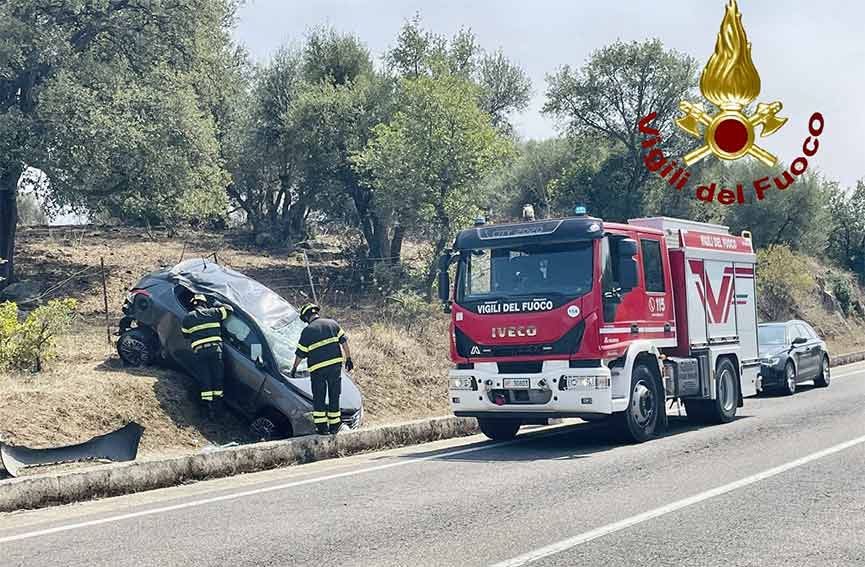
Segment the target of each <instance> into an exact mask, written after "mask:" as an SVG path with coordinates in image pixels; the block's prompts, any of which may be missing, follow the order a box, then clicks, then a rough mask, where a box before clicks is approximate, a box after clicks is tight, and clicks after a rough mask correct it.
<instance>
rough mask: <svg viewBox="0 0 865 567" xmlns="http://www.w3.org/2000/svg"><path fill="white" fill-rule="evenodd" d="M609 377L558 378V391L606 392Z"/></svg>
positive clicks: (566, 376)
mask: <svg viewBox="0 0 865 567" xmlns="http://www.w3.org/2000/svg"><path fill="white" fill-rule="evenodd" d="M609 388H610V377H609V376H568V375H563V376H562V377H561V378H559V389H560V390H608V389H609Z"/></svg>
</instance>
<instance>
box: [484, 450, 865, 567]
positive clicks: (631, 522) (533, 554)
mask: <svg viewBox="0 0 865 567" xmlns="http://www.w3.org/2000/svg"><path fill="white" fill-rule="evenodd" d="M862 443H865V435H863V436H862V437H857V438H856V439H851V440H850V441H846V442H844V443H839V444H838V445H833V446H832V447H829V448H828V449H824V450H822V451H818V452H816V453H811V454H810V455H807V456H805V457H802V458H801V459H796V460H795V461H790V462H789V463H785V464H783V465H780V466H777V467H774V468H771V469H768V470H765V471H763V472H759V473H757V474H755V475H751V476H748V477H745V478H743V479H740V480H737V481H735V482H731V483H729V484H725V485H723V486H719V487H717V488H713V489H711V490H707V491H705V492H701V493H700V494H695V495H694V496H690V497H688V498H684V499H682V500H678V501H676V502H673V503H671V504H667V505H666V506H661V507H660V508H655V509H654V510H649V511H648V512H643V513H642V514H637V515H636V516H632V517H630V518H626V519H624V520H621V521H618V522H614V523H612V524H607V525H606V526H601V527H600V528H596V529H594V530H591V531H588V532H585V533H582V534H579V535H576V536H573V537H569V538H567V539H563V540H562V541H559V542H556V543H553V544H550V545H547V546H544V547H540V548H538V549H535V550H534V551H530V552H528V553H525V554H523V555H519V556H517V557H514V558H513V559H509V560H507V561H502V562H500V563H496V564H494V565H493V566H492V567H521V566H522V565H528V564H529V563H534V562H535V561H538V560H540V559H544V558H545V557H549V556H551V555H555V554H557V553H561V552H563V551H567V550H569V549H572V548H574V547H576V546H578V545H582V544H584V543H587V542H589V541H592V540H593V539H598V538H600V537H603V536H606V535H610V534H612V533H615V532H618V531H621V530H624V529H627V528H630V527H631V526H635V525H637V524H640V523H642V522H646V521H648V520H652V519H654V518H657V517H659V516H663V515H665V514H669V513H670V512H675V511H677V510H681V509H682V508H687V507H688V506H693V505H694V504H698V503H700V502H703V501H704V500H709V499H710V498H715V497H716V496H721V495H723V494H727V493H728V492H732V491H734V490H738V489H739V488H744V487H746V486H749V485H751V484H754V483H756V482H760V481H761V480H766V479H767V478H771V477H773V476H776V475H779V474H781V473H783V472H786V471H789V470H791V469H794V468H796V467H801V466H802V465H806V464H808V463H811V462H813V461H816V460H817V459H822V458H823V457H827V456H829V455H833V454H835V453H838V452H841V451H843V450H845V449H849V448H850V447H855V446H856V445H860V444H862Z"/></svg>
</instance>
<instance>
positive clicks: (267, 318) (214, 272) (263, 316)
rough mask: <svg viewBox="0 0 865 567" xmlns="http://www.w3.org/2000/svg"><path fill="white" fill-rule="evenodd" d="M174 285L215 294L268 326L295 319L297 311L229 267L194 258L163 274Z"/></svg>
mask: <svg viewBox="0 0 865 567" xmlns="http://www.w3.org/2000/svg"><path fill="white" fill-rule="evenodd" d="M166 273H167V274H168V277H169V279H170V280H171V281H173V282H174V283H177V284H180V285H182V286H184V287H186V288H187V289H189V290H190V291H191V292H193V293H203V294H205V295H215V296H217V297H219V298H221V299H223V300H226V301H228V302H229V303H231V304H233V305H235V306H237V307H240V308H241V309H242V310H243V311H245V312H247V313H248V314H250V315H252V316H253V317H254V318H255V319H257V320H258V321H259V322H261V323H264V324H265V325H267V326H269V327H276V326H278V325H277V323H281V324H284V323H285V320H286V319H287V318H288V319H289V320H293V319H294V318H295V317H297V315H298V313H297V309H295V307H294V306H293V305H292V304H291V303H289V302H288V301H286V300H285V299H284V298H283V297H282V296H280V295H279V294H277V293H276V292H274V291H273V290H271V289H270V288H268V287H266V286H265V285H263V284H261V283H259V282H257V281H255V280H254V279H252V278H250V277H248V276H245V275H243V274H241V273H240V272H236V271H234V270H232V269H231V268H226V267H225V266H220V265H219V264H217V263H215V262H208V261H206V260H204V259H202V258H194V259H191V260H186V261H184V262H181V263H179V264H177V265H176V266H174V267H173V268H171V269H170V270H168V271H167V272H166Z"/></svg>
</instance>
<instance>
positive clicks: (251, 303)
mask: <svg viewBox="0 0 865 567" xmlns="http://www.w3.org/2000/svg"><path fill="white" fill-rule="evenodd" d="M196 293H201V294H204V295H206V296H207V297H209V298H212V299H215V300H218V301H220V302H222V303H225V304H228V305H231V306H232V308H233V309H234V312H233V313H232V314H231V315H230V316H229V317H228V319H226V320H225V321H224V322H223V325H222V333H223V339H224V342H223V358H224V361H225V383H224V387H223V390H224V392H225V397H224V399H225V403H226V404H227V405H229V406H230V407H232V408H233V409H235V410H237V411H238V412H239V413H241V414H242V415H243V416H244V417H245V418H247V419H248V420H249V422H250V427H251V429H252V432H253V435H255V436H256V437H257V438H260V439H271V438H278V437H290V436H297V435H306V434H311V433H313V432H314V427H313V424H312V421H311V420H310V418H309V412H311V411H312V388H311V384H310V379H309V372H308V371H307V370H306V362H303V364H302V365H301V366H300V367H299V368H298V372H297V375H296V378H291V376H290V370H291V366H292V363H293V361H294V352H295V348H296V346H297V341H298V339H299V338H300V332H301V331H302V330H303V328H304V326H305V323H303V322H302V321H301V320H300V317H299V313H298V312H297V309H295V308H294V306H293V305H291V304H290V303H289V302H288V301H286V300H285V299H283V298H282V297H281V296H280V295H278V294H277V293H276V292H274V291H272V290H271V289H269V288H267V287H266V286H264V285H262V284H261V283H259V282H257V281H256V280H254V279H252V278H249V277H247V276H245V275H243V274H241V273H239V272H236V271H234V270H232V269H230V268H226V267H224V266H220V265H219V264H217V263H214V262H208V261H205V260H203V259H194V260H187V261H185V262H181V263H180V264H177V265H176V266H174V267H173V268H166V269H162V270H159V271H157V272H153V273H151V274H148V275H146V276H144V277H143V278H142V279H141V280H140V281H139V282H138V283H137V284H135V286H134V287H132V289H130V290H129V293H128V294H127V298H126V301H125V303H124V305H123V313H124V317H123V318H122V319H121V321H120V330H119V335H120V336H119V338H118V341H117V351H118V353H119V354H120V358H121V359H122V360H123V362H124V363H125V364H128V365H131V366H144V365H149V364H156V363H159V362H166V363H173V364H174V365H176V366H178V367H180V368H181V369H182V370H185V371H186V372H187V373H189V374H193V369H194V366H193V358H192V357H193V355H192V350H191V348H190V347H189V341H188V339H187V338H186V337H185V336H184V335H183V333H182V332H181V322H182V320H183V317H184V315H185V314H186V313H187V312H188V310H189V309H190V300H191V298H192V296H193V294H196ZM340 405H341V408H340V411H341V413H342V422H343V424H344V425H345V426H347V427H349V428H352V429H353V428H356V427H358V426H359V425H360V423H361V420H362V419H363V400H362V397H361V393H360V391H359V390H358V388H357V386H356V385H355V384H354V383H353V382H352V380H351V378H350V376H349V375H348V373H346V372H345V370H343V376H342V394H341V396H340Z"/></svg>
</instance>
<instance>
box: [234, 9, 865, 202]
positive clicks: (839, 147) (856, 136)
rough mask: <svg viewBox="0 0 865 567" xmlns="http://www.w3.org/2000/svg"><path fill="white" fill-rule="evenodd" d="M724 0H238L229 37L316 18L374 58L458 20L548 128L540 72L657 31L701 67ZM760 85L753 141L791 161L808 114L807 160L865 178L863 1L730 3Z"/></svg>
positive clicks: (533, 121)
mask: <svg viewBox="0 0 865 567" xmlns="http://www.w3.org/2000/svg"><path fill="white" fill-rule="evenodd" d="M725 3H726V0H690V1H687V0H664V1H657V0H656V1H652V2H650V1H637V0H608V1H606V2H597V1H594V2H587V1H583V0H573V1H569V2H564V1H562V2H552V1H538V0H524V1H501V0H499V1H492V0H475V1H470V0H463V1H462V2H459V1H453V0H445V1H438V2H419V1H416V0H402V1H396V0H388V1H384V0H380V1H373V0H343V1H336V0H314V1H309V0H307V1H303V2H301V1H295V0H246V4H245V5H244V6H243V7H242V8H241V9H240V12H239V14H238V15H239V22H238V25H237V28H236V30H235V37H236V39H237V40H238V41H240V42H241V43H243V44H244V45H245V46H246V47H247V49H248V50H249V52H250V53H251V55H252V56H253V58H254V59H255V60H256V61H258V62H265V61H267V60H268V58H269V57H270V56H271V55H272V54H273V53H274V52H275V51H276V50H277V49H278V48H279V47H280V46H281V45H284V44H286V43H293V42H294V43H298V42H300V41H302V40H303V38H304V36H305V34H306V33H307V32H308V31H309V29H310V28H312V27H315V26H319V25H322V24H325V25H329V26H333V27H334V28H336V29H337V30H338V31H341V32H350V33H353V34H355V35H357V36H358V37H360V39H361V40H362V41H364V42H365V43H366V45H367V47H368V48H369V50H370V52H371V53H372V55H373V57H375V58H376V59H377V60H379V61H380V60H381V56H382V54H383V53H384V52H385V51H386V50H387V49H388V48H390V47H392V46H393V44H394V42H395V38H396V35H397V33H398V32H399V29H400V27H401V26H402V24H403V23H404V22H405V21H406V20H407V19H409V18H411V17H412V16H413V15H414V14H416V13H420V15H421V17H422V19H423V25H424V27H425V28H426V29H428V30H430V31H433V32H435V33H438V34H444V35H448V36H450V35H452V34H453V33H454V32H456V31H457V30H459V29H460V28H462V27H467V28H470V29H471V30H472V31H474V33H475V34H476V35H477V38H478V42H479V43H480V45H481V46H482V47H483V48H484V49H487V50H490V51H492V50H495V49H498V48H501V49H502V50H503V51H504V53H505V54H506V55H507V56H508V57H509V58H510V59H512V60H514V61H515V62H517V63H518V64H519V65H520V66H522V67H523V69H525V71H526V72H527V73H528V75H529V77H530V78H531V80H532V84H533V90H534V92H533V96H532V100H531V103H530V104H529V107H528V109H527V110H526V111H525V112H523V113H522V114H519V115H515V116H513V117H512V122H513V123H514V125H515V126H516V128H517V131H518V133H519V134H520V135H521V136H522V137H524V138H527V139H528V138H536V139H537V138H547V137H550V136H555V135H557V132H558V127H559V125H558V124H556V123H555V121H554V120H552V119H551V118H550V117H547V116H544V115H542V114H541V112H540V110H541V107H542V106H543V103H544V94H545V91H546V80H545V78H546V76H547V74H549V73H552V72H554V71H555V70H556V69H557V68H558V67H559V66H561V65H564V64H567V65H571V66H572V67H580V66H582V65H583V64H584V63H585V61H586V59H587V58H588V57H589V55H590V54H591V52H592V51H593V50H595V49H598V48H601V47H603V46H604V45H607V44H609V43H611V42H613V41H615V40H616V39H621V40H622V41H631V40H643V39H647V38H652V37H658V38H660V39H661V40H662V41H663V42H664V45H665V46H666V47H667V48H672V49H676V50H678V51H681V52H684V53H688V54H690V55H693V56H694V57H696V58H697V60H698V61H699V62H700V65H701V68H702V65H704V64H705V62H706V61H707V60H708V58H709V56H710V55H711V53H712V50H713V49H714V46H715V36H716V34H717V33H718V28H719V27H720V24H721V19H722V17H723V15H724V5H725ZM739 9H740V11H741V12H742V21H743V24H744V26H745V30H746V33H747V35H748V39H749V41H751V44H752V58H753V60H754V64H755V66H756V67H757V71H758V72H759V73H760V78H761V81H762V91H761V93H760V96H759V98H758V99H757V102H761V101H762V102H771V101H775V100H780V101H781V102H782V103H783V104H784V109H783V111H782V112H781V113H779V116H784V117H788V118H789V121H788V122H787V124H786V125H785V126H784V127H783V128H781V129H780V130H779V131H778V132H776V133H775V134H773V135H772V136H771V137H769V138H765V139H763V140H761V141H760V145H761V146H763V147H764V148H766V149H767V150H769V151H771V152H773V153H775V154H776V155H777V156H778V157H779V158H780V159H781V160H782V161H784V162H786V163H789V162H791V161H793V160H794V159H795V158H796V157H798V156H800V155H802V144H803V142H804V140H805V138H806V137H807V136H808V119H809V117H810V116H811V115H812V113H814V112H820V113H822V114H823V116H824V118H825V128H824V131H823V133H822V135H821V136H820V149H819V152H818V154H817V155H816V156H814V157H813V158H810V159H809V169H810V168H812V167H815V168H816V169H818V170H820V171H821V172H822V173H823V174H824V175H825V176H826V177H828V178H830V179H834V180H837V181H839V182H840V183H841V184H842V186H847V187H850V186H853V185H855V183H856V180H857V179H861V178H865V159H863V158H865V33H863V28H862V22H863V21H865V2H862V1H859V0H848V1H842V0H824V1H817V0H811V1H805V0H787V1H784V2H778V1H770V0H739Z"/></svg>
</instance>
